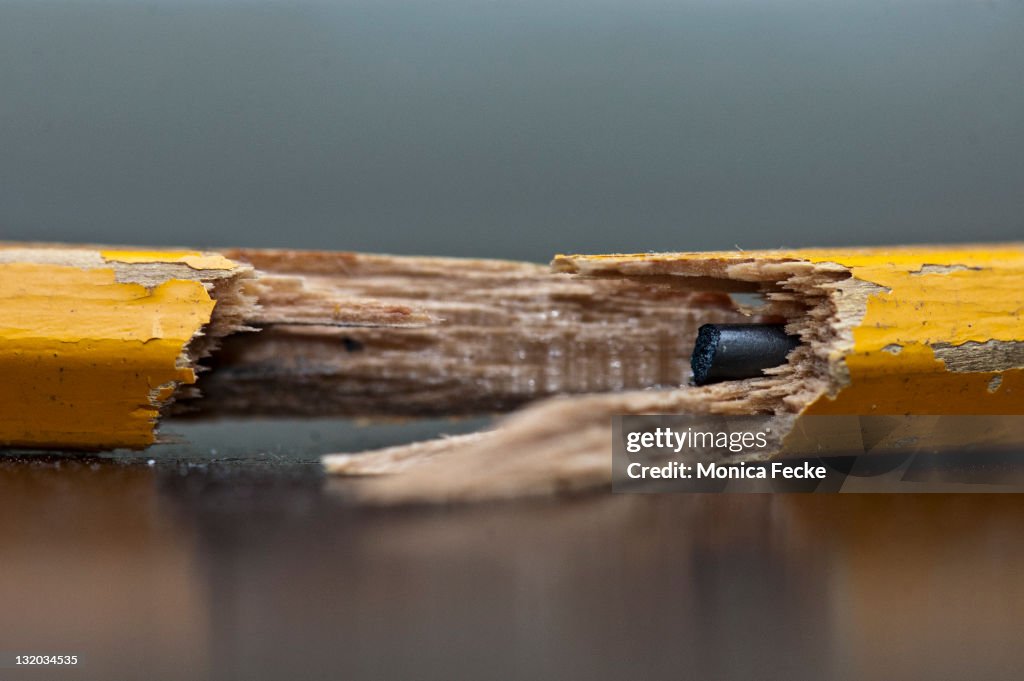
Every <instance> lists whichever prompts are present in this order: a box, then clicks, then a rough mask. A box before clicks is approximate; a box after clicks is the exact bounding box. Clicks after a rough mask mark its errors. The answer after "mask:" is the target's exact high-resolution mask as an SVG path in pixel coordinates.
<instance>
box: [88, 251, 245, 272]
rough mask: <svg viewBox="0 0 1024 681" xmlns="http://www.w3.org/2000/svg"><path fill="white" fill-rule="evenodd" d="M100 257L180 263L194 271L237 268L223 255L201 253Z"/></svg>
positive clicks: (103, 253)
mask: <svg viewBox="0 0 1024 681" xmlns="http://www.w3.org/2000/svg"><path fill="white" fill-rule="evenodd" d="M100 255H101V256H102V257H103V259H104V260H106V261H107V262H123V263H147V262H166V263H174V262H180V263H184V264H186V265H188V266H189V267H191V268H192V269H194V270H231V269H234V268H235V267H236V266H237V263H235V262H234V261H233V260H229V259H228V258H225V257H224V256H223V255H217V254H215V253H214V254H209V253H207V254H204V253H200V252H199V251H112V250H107V251H101V252H100Z"/></svg>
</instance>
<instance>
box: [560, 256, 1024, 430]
mask: <svg viewBox="0 0 1024 681" xmlns="http://www.w3.org/2000/svg"><path fill="white" fill-rule="evenodd" d="M750 260H763V261H779V262H783V261H805V262H812V263H836V264H837V265H841V266H843V267H846V268H848V269H849V271H850V274H851V276H852V277H854V278H856V279H859V280H861V281H865V282H869V283H872V284H875V285H877V286H879V287H881V288H880V289H879V292H878V293H875V294H872V295H870V296H869V297H868V299H867V307H866V310H865V315H864V318H863V319H862V320H861V321H860V323H859V324H858V325H857V326H856V327H855V328H854V329H853V349H852V351H850V352H848V353H847V354H846V355H845V356H843V357H840V358H836V359H838V361H840V362H845V364H846V367H847V369H848V370H849V378H850V380H849V383H848V384H845V385H842V386H839V388H840V389H839V390H838V392H837V393H836V394H835V395H831V396H829V395H825V396H822V397H820V398H819V399H818V400H817V401H815V402H814V403H812V404H811V405H810V406H809V407H808V408H807V409H806V410H805V413H813V414H935V415H941V414H1024V367H1021V368H1012V369H1008V370H1005V371H993V372H987V371H976V372H953V371H949V370H948V369H947V367H946V365H945V363H944V362H943V361H942V360H941V359H938V358H936V356H935V353H934V351H933V348H934V347H936V346H940V345H943V346H945V345H948V346H952V347H954V348H955V347H957V346H961V345H963V344H964V343H968V342H976V343H984V342H987V341H997V342H1024V246H1021V245H1019V244H991V245H977V246H901V247H891V248H860V249H804V250H770V251H740V250H737V251H721V252H715V253H649V254H634V255H607V256H583V257H580V256H571V257H565V256H559V257H557V258H556V259H555V262H554V265H555V267H556V269H558V268H561V269H565V266H566V265H567V264H568V263H570V262H571V261H576V262H582V263H586V262H588V261H592V262H594V263H598V264H600V266H609V265H615V264H625V263H632V262H641V263H652V264H655V265H657V264H666V263H670V262H673V261H693V262H702V263H708V262H712V263H713V262H716V261H717V262H721V263H724V264H726V265H728V264H729V263H734V262H735V263H739V262H745V261H750ZM570 270H571V267H570ZM894 350H895V352H894ZM997 377H998V378H999V381H997V382H996V383H995V384H994V383H993V379H995V378H997ZM994 385H995V387H994V388H993V386H994Z"/></svg>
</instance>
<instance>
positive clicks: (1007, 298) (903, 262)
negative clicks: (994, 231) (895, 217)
mask: <svg viewBox="0 0 1024 681" xmlns="http://www.w3.org/2000/svg"><path fill="white" fill-rule="evenodd" d="M805 257H807V259H809V260H812V261H817V262H822V261H830V262H837V263H839V264H841V265H844V266H847V267H849V268H850V269H851V272H852V274H853V276H854V277H856V278H857V279H861V280H863V281H868V282H871V283H874V284H877V285H879V286H883V287H885V289H887V290H885V291H883V292H881V293H878V294H876V295H872V296H871V297H870V298H869V299H868V301H867V310H866V313H865V315H864V319H863V320H862V321H861V323H860V325H858V326H857V327H856V328H855V329H854V330H853V340H854V350H853V352H852V353H851V354H850V355H848V356H847V357H845V361H846V365H847V367H848V368H849V371H850V384H849V385H848V386H846V387H845V388H844V389H843V390H841V391H840V392H839V393H838V394H837V395H835V396H834V397H828V396H825V397H822V398H820V399H819V400H818V401H817V402H815V403H814V404H812V405H810V407H808V409H807V413H812V414H1024V369H1019V368H1018V369H1010V370H1007V371H1002V372H970V373H966V372H953V371H949V370H947V368H946V365H945V363H944V362H942V361H941V360H940V359H937V358H936V357H935V354H934V352H933V350H932V348H933V347H934V346H936V345H939V344H948V345H951V346H960V345H963V344H964V343H967V342H972V341H973V342H977V343H984V342H987V341H1002V342H1015V341H1024V248H1021V247H995V248H977V247H975V248H960V249H958V248H949V249H900V250H895V251H890V252H887V251H885V250H883V249H877V250H870V251H869V250H863V251H854V252H850V253H845V252H839V253H834V252H833V253H829V252H822V251H818V252H808V253H807V254H806V255H805ZM886 348H889V349H888V350H887V349H886ZM897 348H898V352H894V350H896V349H897ZM997 376H998V377H999V383H998V387H996V388H995V389H994V390H993V389H991V388H992V381H993V379H994V378H996V377H997Z"/></svg>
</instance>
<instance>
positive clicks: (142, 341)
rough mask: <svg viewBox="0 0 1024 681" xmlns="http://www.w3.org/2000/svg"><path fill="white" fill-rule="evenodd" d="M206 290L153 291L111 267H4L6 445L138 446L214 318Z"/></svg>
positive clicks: (2, 411)
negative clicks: (190, 347) (195, 340)
mask: <svg viewBox="0 0 1024 681" xmlns="http://www.w3.org/2000/svg"><path fill="white" fill-rule="evenodd" d="M213 307H214V301H213V300H212V299H211V298H210V295H209V294H208V293H207V291H206V289H205V287H204V286H203V284H202V283H201V282H198V281H191V280H178V279H174V280H169V281H167V282H165V283H163V284H160V285H159V286H156V287H154V288H153V289H151V290H147V289H146V288H145V287H143V286H141V285H138V284H130V283H118V282H117V281H116V280H115V275H114V271H113V270H112V269H105V268H104V269H82V268H78V267H70V266H65V265H53V264H39V263H21V262H19V263H3V264H0V376H2V381H0V445H4V446H18V447H29V448H44V447H45V448H114V447H132V448H139V447H144V446H146V445H149V444H152V443H153V441H154V432H153V431H154V425H155V419H156V418H157V416H158V415H159V409H160V407H161V406H162V405H163V404H164V403H165V402H166V400H167V399H168V398H169V397H170V396H171V393H172V392H173V389H174V387H175V386H176V385H178V384H181V383H194V382H195V374H194V373H193V371H192V369H191V368H188V367H185V366H179V359H180V357H181V356H182V353H183V351H184V349H185V347H186V346H187V344H188V343H189V341H190V340H191V339H192V337H193V336H194V335H195V334H196V333H197V332H198V331H199V330H200V329H201V328H202V327H203V325H204V324H206V323H207V322H208V321H209V320H210V315H211V313H212V311H213Z"/></svg>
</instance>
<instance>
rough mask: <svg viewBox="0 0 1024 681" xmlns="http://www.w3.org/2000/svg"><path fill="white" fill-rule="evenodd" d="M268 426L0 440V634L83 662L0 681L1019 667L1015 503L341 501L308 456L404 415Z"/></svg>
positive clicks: (385, 438) (770, 674)
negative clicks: (140, 450) (280, 437)
mask: <svg viewBox="0 0 1024 681" xmlns="http://www.w3.org/2000/svg"><path fill="white" fill-rule="evenodd" d="M435 427H436V426H435ZM469 427H474V425H473V424H454V425H444V426H440V427H439V428H440V429H441V430H452V429H455V430H458V429H466V428H469ZM225 428H226V430H225ZM232 428H234V430H232ZM275 428H277V427H276V426H275V427H274V428H270V429H264V430H261V429H260V428H254V427H251V426H248V425H243V426H237V425H235V426H228V427H222V426H186V427H185V431H186V435H187V436H188V437H189V440H190V442H191V443H192V444H184V443H183V444H178V445H173V446H165V447H164V448H163V449H161V448H157V450H158V451H155V452H153V453H152V454H146V455H143V457H141V458H140V457H139V456H137V455H127V454H115V455H109V456H101V457H82V456H77V457H57V456H38V455H36V456H8V457H6V458H3V459H0V604H2V607H0V652H23V653H51V654H65V653H66V654H78V655H80V656H81V658H82V662H81V664H80V665H79V666H78V667H77V668H74V669H71V668H63V669H52V668H51V669H47V670H17V669H0V679H4V680H6V679H9V678H11V679H21V678H26V679H37V678H47V679H63V678H67V679H104V680H116V679H143V678H144V679H152V680H154V681H155V680H158V679H181V678H189V679H247V680H251V679H363V678H367V679H373V678H380V679H413V678H415V679H456V678H475V679H505V678H522V679H548V678H550V679H568V678H581V679H604V678H607V679H622V678H672V679H678V678H700V679H732V678H735V679H748V678H759V679H824V678H835V679H861V678H892V679H918V678H920V679H932V680H934V679H946V678H949V679H964V678H972V679H1004V678H1005V679H1017V678H1020V675H1021V672H1022V670H1024V645H1022V643H1024V532H1022V531H1021V528H1022V527H1024V496H1021V495H1015V494H1011V495H998V494H965V495H948V494H898V495H846V494H842V495H795V494H791V495H782V494H779V495H746V494H721V495H697V494H693V495H688V494H666V495H639V494H637V495H633V494H625V495H623V494H619V495H613V494H610V493H599V494H593V495H589V496H584V497H579V498H574V499H570V500H547V501H530V502H518V503H503V504H490V505H482V506H474V507H457V508H453V507H428V508H405V509H366V508H359V507H356V506H353V505H352V504H351V503H349V501H348V500H347V498H346V494H345V485H344V483H339V482H336V481H330V480H325V479H324V478H323V477H322V476H321V475H320V473H319V469H318V467H317V465H316V464H315V458H314V457H313V456H312V454H311V452H312V451H314V450H315V451H330V450H331V449H338V448H344V447H345V446H346V443H347V444H348V445H351V447H352V448H359V447H362V446H365V445H366V444H367V443H368V442H370V443H373V442H378V443H382V444H383V443H387V442H390V441H393V440H394V441H397V440H401V439H403V438H406V439H407V438H410V437H415V436H420V435H422V433H421V432H412V431H410V428H413V429H415V426H408V425H407V426H388V427H378V428H377V429H376V430H373V429H370V431H366V430H365V429H360V428H357V427H336V426H333V425H330V424H326V425H325V424H320V426H318V427H317V428H315V429H313V430H312V431H310V432H311V433H312V434H311V435H310V437H309V438H308V440H305V439H302V438H298V440H301V446H297V447H296V448H295V450H294V451H288V448H287V447H281V446H280V445H268V444H267V443H268V442H269V441H270V440H271V439H272V438H271V437H270V434H271V433H274V432H281V430H280V428H277V429H276V430H275ZM285 431H288V432H289V433H291V434H289V435H288V437H289V438H291V439H293V440H296V437H295V435H294V429H293V430H291V431H289V430H288V429H287V428H286V429H285ZM303 432H305V431H303ZM225 433H228V435H227V436H226V437H227V440H229V441H231V442H233V443H234V444H228V445H223V444H222V445H221V446H222V447H223V449H222V450H218V451H217V452H215V453H214V452H211V451H210V449H216V447H212V446H210V443H211V442H214V443H216V441H217V440H218V438H220V439H221V440H223V439H224V438H225ZM247 438H248V439H247ZM196 442H198V443H199V444H196ZM255 443H262V445H263V446H257V444H255ZM151 461H152V462H151Z"/></svg>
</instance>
